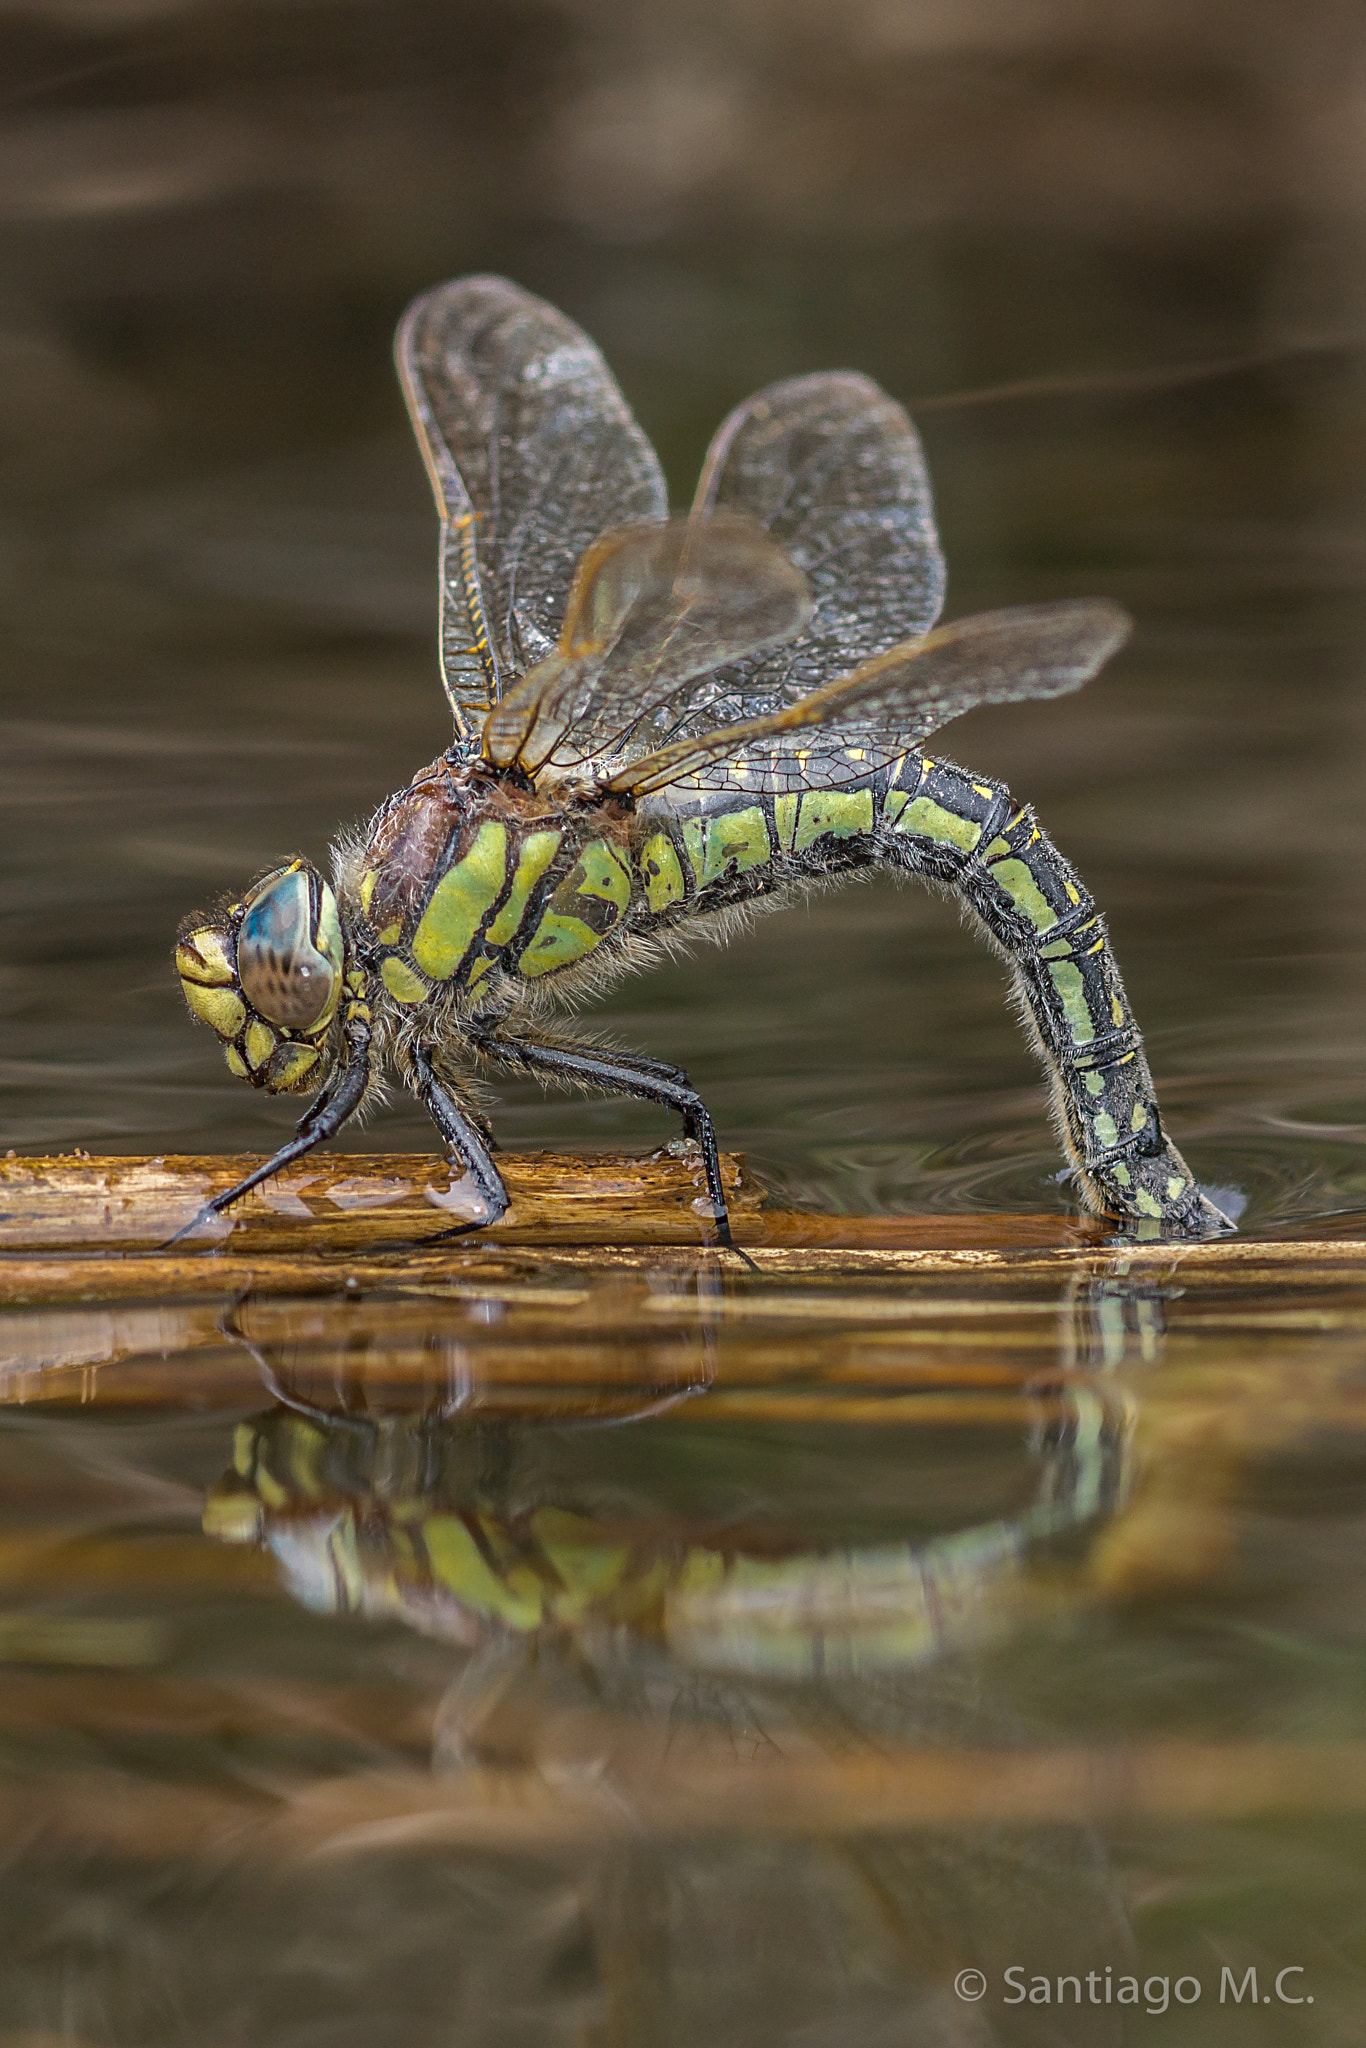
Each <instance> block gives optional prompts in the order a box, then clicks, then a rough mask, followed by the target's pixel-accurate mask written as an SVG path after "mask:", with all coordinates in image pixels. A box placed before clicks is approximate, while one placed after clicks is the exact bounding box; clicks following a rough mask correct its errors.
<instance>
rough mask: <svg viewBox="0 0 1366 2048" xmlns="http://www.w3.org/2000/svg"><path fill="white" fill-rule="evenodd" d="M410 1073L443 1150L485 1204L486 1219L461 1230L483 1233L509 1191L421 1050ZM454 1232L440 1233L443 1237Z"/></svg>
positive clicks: (478, 1134) (469, 1120)
mask: <svg viewBox="0 0 1366 2048" xmlns="http://www.w3.org/2000/svg"><path fill="white" fill-rule="evenodd" d="M412 1061H413V1071H414V1074H415V1077H416V1081H417V1092H418V1094H419V1095H420V1096H421V1098H422V1105H423V1107H424V1109H425V1110H426V1112H427V1114H428V1116H429V1117H430V1118H431V1120H432V1122H433V1123H434V1124H435V1125H436V1128H437V1129H438V1131H440V1133H441V1136H442V1139H443V1140H444V1142H445V1145H446V1148H447V1150H448V1152H449V1153H450V1155H451V1158H452V1160H453V1161H454V1162H457V1163H459V1164H460V1165H462V1166H463V1167H464V1169H465V1172H466V1174H467V1175H468V1177H469V1178H470V1180H472V1181H473V1183H474V1186H475V1189H476V1191H477V1192H478V1194H479V1196H480V1198H481V1200H482V1201H483V1203H484V1206H485V1208H486V1210H487V1211H488V1213H487V1215H484V1216H480V1217H476V1218H472V1219H471V1220H470V1222H468V1223H466V1224H464V1225H462V1226H461V1230H462V1231H464V1230H482V1229H484V1227H485V1226H486V1225H487V1224H490V1223H496V1222H497V1221H498V1218H499V1217H500V1216H505V1215H506V1214H507V1210H508V1191H507V1188H506V1187H505V1186H504V1184H503V1176H502V1175H501V1173H499V1171H498V1168H497V1167H496V1166H495V1165H494V1163H493V1160H492V1158H491V1156H490V1152H489V1147H488V1145H487V1144H486V1143H485V1140H484V1134H483V1133H482V1132H481V1131H480V1130H479V1128H478V1126H477V1125H476V1124H475V1122H474V1120H473V1118H472V1117H470V1116H469V1115H468V1114H467V1113H466V1111H464V1110H463V1109H462V1108H461V1107H460V1104H459V1103H458V1102H457V1101H456V1099H455V1097H454V1096H453V1095H452V1094H451V1092H450V1090H449V1089H448V1088H446V1087H444V1086H443V1084H442V1083H441V1082H440V1081H439V1080H438V1079H437V1077H436V1073H435V1070H434V1069H433V1067H432V1063H431V1061H430V1060H429V1059H428V1057H427V1055H426V1053H424V1052H422V1051H421V1050H418V1051H415V1052H414V1053H413V1055H412ZM454 1234H455V1233H454V1232H451V1231H443V1232H442V1235H443V1236H447V1237H448V1236H452V1235H454Z"/></svg>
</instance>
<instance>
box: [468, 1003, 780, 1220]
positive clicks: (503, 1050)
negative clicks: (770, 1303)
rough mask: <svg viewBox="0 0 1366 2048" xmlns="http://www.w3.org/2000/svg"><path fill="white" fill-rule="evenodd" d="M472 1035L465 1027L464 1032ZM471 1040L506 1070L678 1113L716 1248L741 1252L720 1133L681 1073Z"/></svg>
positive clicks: (479, 1037) (507, 1040)
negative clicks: (703, 1185)
mask: <svg viewBox="0 0 1366 2048" xmlns="http://www.w3.org/2000/svg"><path fill="white" fill-rule="evenodd" d="M469 1029H470V1027H469V1026H468V1025H467V1026H466V1030H467V1031H468V1030H469ZM470 1035H471V1038H472V1039H473V1042H474V1044H475V1046H476V1047H477V1048H478V1050H479V1051H480V1052H481V1053H483V1054H484V1055H485V1056H486V1057H487V1058H489V1059H493V1060H499V1061H501V1062H503V1063H504V1064H505V1065H507V1066H512V1067H527V1068H530V1069H531V1070H532V1071H533V1072H539V1073H543V1074H549V1075H552V1076H554V1077H556V1078H558V1079H560V1080H563V1081H569V1082H579V1083H582V1084H586V1085H587V1086H588V1087H590V1088H601V1089H602V1090H604V1092H605V1093H607V1094H609V1095H634V1096H637V1097H638V1098H639V1099H640V1100H641V1101H642V1102H656V1103H658V1104H659V1105H660V1107H661V1108H663V1109H672V1110H676V1111H677V1113H678V1115H679V1116H680V1117H681V1118H682V1119H683V1129H684V1132H685V1133H686V1135H687V1136H688V1137H690V1138H692V1139H693V1140H694V1141H695V1143H696V1144H697V1147H698V1149H699V1151H700V1152H701V1154H702V1167H703V1171H704V1173H705V1174H706V1179H707V1200H708V1201H709V1203H710V1204H711V1210H712V1218H713V1220H714V1222H715V1224H716V1240H717V1243H718V1244H721V1245H724V1246H725V1247H726V1249H727V1250H728V1251H738V1250H739V1247H738V1246H737V1244H736V1243H735V1240H734V1238H733V1237H732V1236H731V1229H730V1212H729V1210H728V1209H727V1207H726V1191H725V1188H724V1186H723V1185H722V1181H721V1159H720V1154H719V1153H718V1151H717V1148H716V1128H715V1126H714V1124H713V1123H712V1120H711V1115H710V1112H709V1111H708V1109H707V1105H706V1103H705V1102H703V1100H702V1097H701V1096H700V1095H699V1094H698V1092H697V1090H696V1089H695V1088H694V1087H693V1086H692V1084H691V1082H690V1081H689V1080H688V1077H687V1075H686V1074H685V1073H684V1072H683V1070H682V1068H681V1067H670V1066H666V1065H665V1064H664V1063H663V1061H661V1060H647V1059H642V1058H640V1057H639V1056H638V1055H637V1054H635V1053H622V1052H615V1051H602V1050H600V1049H599V1048H598V1047H596V1046H588V1045H546V1044H538V1043H537V1042H536V1041H534V1040H532V1039H526V1038H512V1037H506V1036H504V1034H503V1033H502V1032H493V1031H489V1032H473V1031H472V1032H471V1033H470ZM742 1256H743V1254H742Z"/></svg>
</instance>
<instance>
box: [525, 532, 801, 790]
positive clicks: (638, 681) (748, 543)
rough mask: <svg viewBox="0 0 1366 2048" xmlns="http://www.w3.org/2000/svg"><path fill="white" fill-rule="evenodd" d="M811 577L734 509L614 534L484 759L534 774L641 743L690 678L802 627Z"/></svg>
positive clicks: (586, 570)
mask: <svg viewBox="0 0 1366 2048" xmlns="http://www.w3.org/2000/svg"><path fill="white" fill-rule="evenodd" d="M810 610H811V595H810V591H809V590H808V588H807V583H806V578H805V577H804V576H803V575H802V573H801V571H800V570H799V569H797V568H796V567H795V566H794V564H793V563H792V561H791V560H790V558H789V557H788V556H787V555H786V554H785V553H784V551H783V549H782V548H780V547H779V546H778V544H777V542H776V541H774V540H771V539H770V538H769V536H768V535H767V534H766V533H765V532H764V531H763V529H762V528H761V527H759V526H756V525H755V524H754V522H753V521H752V520H749V519H741V518H737V517H736V516H735V515H734V514H733V513H717V514H716V516H715V517H713V518H710V519H674V520H669V521H667V522H666V523H664V524H661V525H655V526H628V527H623V528H622V529H621V530H620V531H619V532H616V533H609V534H606V535H604V537H603V538H602V539H601V540H600V541H598V542H597V543H596V544H595V545H594V546H593V547H592V548H590V549H589V551H588V553H587V554H586V555H585V556H584V559H583V561H582V563H581V564H580V566H579V571H578V574H577V575H576V576H575V579H574V583H573V587H572V588H571V590H570V593H569V598H568V602H567V604H566V606H565V613H564V622H563V624H562V626H561V629H560V635H559V640H558V643H557V645H556V647H555V649H554V651H553V652H552V653H551V654H550V655H548V656H547V658H546V659H545V660H543V661H541V662H539V663H538V664H537V666H536V667H535V668H534V669H532V670H530V671H529V672H528V673H527V674H526V675H525V676H523V677H522V678H521V680H520V681H519V682H517V683H514V684H513V685H512V687H511V688H510V689H509V690H508V691H507V692H506V694H505V695H504V697H503V699H502V701H501V703H499V704H497V705H496V706H495V707H494V708H493V710H492V711H491V712H490V713H489V716H488V719H487V722H486V724H485V726H484V754H485V758H486V759H488V760H489V761H491V762H492V763H493V764H494V765H495V766H497V767H504V768H505V767H510V766H511V765H512V764H513V763H514V762H515V763H517V764H518V765H519V766H521V767H522V768H524V769H526V770H527V771H528V772H529V773H531V774H533V775H534V774H535V773H536V771H537V770H538V769H539V768H541V767H542V766H543V765H544V764H545V762H546V761H548V760H553V762H554V764H555V766H556V767H559V768H565V769H568V768H574V767H578V766H581V765H582V764H584V763H585V762H588V761H594V762H596V761H601V760H602V759H603V758H604V757H612V756H620V755H621V753H622V752H623V751H624V750H625V748H626V747H627V745H628V744H632V745H634V746H636V747H637V748H638V747H639V741H638V739H637V738H636V735H637V734H638V733H639V730H640V728H641V725H642V723H644V722H646V721H648V720H649V718H650V717H651V715H652V714H653V713H654V712H655V711H656V710H657V709H658V708H659V707H660V706H661V705H663V704H666V703H667V702H669V701H670V700H671V699H672V698H673V697H674V696H675V695H676V693H677V692H678V691H679V689H680V688H681V687H683V686H686V685H687V684H689V683H690V681H691V679H692V678H694V677H696V676H699V675H705V674H707V673H708V672H709V671H710V670H712V669H714V668H715V667H716V666H717V665H718V664H719V663H722V662H729V661H733V660H734V659H735V658H736V656H737V655H741V654H747V653H750V652H751V651H753V650H754V649H757V648H761V647H764V646H766V645H768V644H770V643H772V642H775V641H778V640H782V639H786V638H789V637H790V636H791V635H792V634H793V633H795V632H797V631H798V630H799V629H800V627H801V626H802V624H803V623H804V621H805V620H806V618H807V617H808V616H809V613H810Z"/></svg>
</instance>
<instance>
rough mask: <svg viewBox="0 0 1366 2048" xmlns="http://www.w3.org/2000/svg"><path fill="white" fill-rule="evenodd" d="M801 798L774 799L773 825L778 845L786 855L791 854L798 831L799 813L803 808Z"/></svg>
mask: <svg viewBox="0 0 1366 2048" xmlns="http://www.w3.org/2000/svg"><path fill="white" fill-rule="evenodd" d="M801 801H802V800H801V798H800V797H799V796H778V797H775V798H774V799H773V824H774V829H775V830H776V832H777V834H778V844H779V846H780V847H781V848H782V850H783V852H784V853H791V851H792V839H793V835H794V833H795V832H796V830H797V812H798V810H799V809H800V808H801Z"/></svg>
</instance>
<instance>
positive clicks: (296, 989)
mask: <svg viewBox="0 0 1366 2048" xmlns="http://www.w3.org/2000/svg"><path fill="white" fill-rule="evenodd" d="M318 898H319V903H318V914H317V918H316V921H315V918H314V914H313V888H312V885H311V879H310V875H309V872H308V870H307V869H306V868H302V867H295V868H285V869H284V870H283V871H282V872H281V873H280V874H277V875H271V876H270V877H269V878H268V879H267V880H266V881H265V882H263V883H262V884H261V886H260V888H259V889H257V890H256V891H255V893H254V894H253V895H252V896H251V897H250V898H249V899H248V902H247V906H246V909H245V912H244V913H243V917H242V923H241V927H240V929H239V931H238V934H237V978H238V980H239V982H240V983H241V988H242V993H243V995H244V996H245V997H246V999H247V1001H248V1002H249V1003H250V1004H251V1007H252V1008H253V1010H255V1012H256V1014H257V1015H258V1016H259V1017H264V1018H265V1019H266V1021H267V1022H268V1023H270V1024H280V1025H283V1026H284V1027H285V1028H286V1029H288V1030H292V1031H307V1030H308V1029H309V1027H310V1026H311V1025H314V1024H317V1023H319V1022H320V1021H321V1019H322V1018H323V1017H325V1016H326V1014H327V1012H328V1010H329V1009H330V1008H331V1007H332V1005H333V1003H334V1001H335V998H336V995H337V991H338V989H339V987H340V985H341V974H342V943H341V927H340V925H339V924H338V921H337V905H336V901H335V899H334V897H333V895H332V891H331V890H330V889H329V888H328V886H327V884H326V883H325V882H321V881H320V882H319V884H318Z"/></svg>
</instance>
